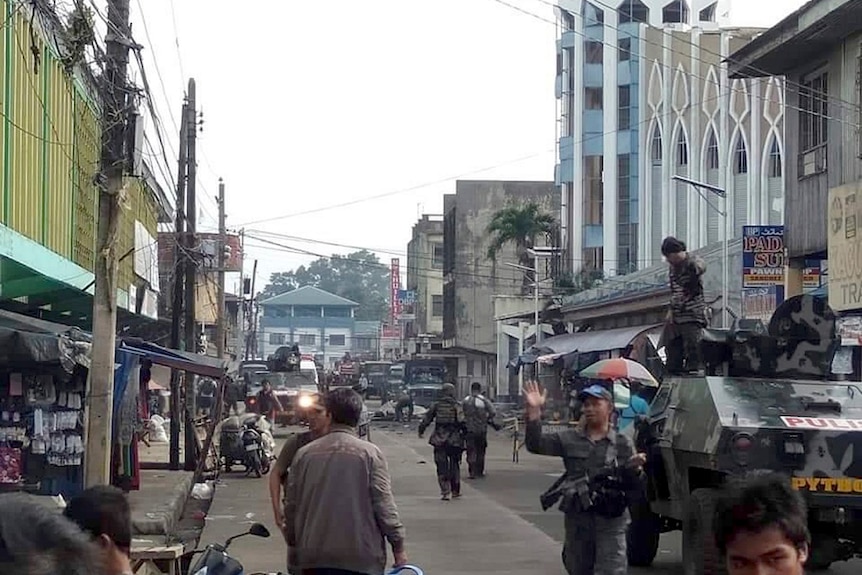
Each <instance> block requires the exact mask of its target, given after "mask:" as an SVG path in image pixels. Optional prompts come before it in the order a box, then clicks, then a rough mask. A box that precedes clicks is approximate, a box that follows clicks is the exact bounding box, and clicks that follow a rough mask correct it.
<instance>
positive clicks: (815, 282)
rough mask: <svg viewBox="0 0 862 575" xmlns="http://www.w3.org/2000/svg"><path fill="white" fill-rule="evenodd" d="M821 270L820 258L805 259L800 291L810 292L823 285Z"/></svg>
mask: <svg viewBox="0 0 862 575" xmlns="http://www.w3.org/2000/svg"><path fill="white" fill-rule="evenodd" d="M822 272H823V270H822V267H821V262H820V260H805V267H804V268H803V269H802V293H811V292H813V291H817V290H819V289H820V288H821V287H823V283H822V279H823V273H822Z"/></svg>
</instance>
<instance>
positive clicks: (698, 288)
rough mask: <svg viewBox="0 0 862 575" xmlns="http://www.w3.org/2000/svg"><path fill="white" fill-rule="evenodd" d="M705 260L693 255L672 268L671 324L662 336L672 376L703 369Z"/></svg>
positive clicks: (669, 323) (666, 327) (668, 367)
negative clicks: (701, 344) (701, 348)
mask: <svg viewBox="0 0 862 575" xmlns="http://www.w3.org/2000/svg"><path fill="white" fill-rule="evenodd" d="M705 271H706V264H705V263H704V261H703V260H702V259H701V258H699V257H697V256H693V255H691V254H689V255H687V256H686V258H685V260H683V261H682V262H681V263H679V264H676V265H671V266H670V274H669V275H670V292H671V296H670V321H669V322H668V324H667V325H666V326H665V333H664V334H663V336H662V339H663V340H664V343H665V346H666V351H667V369H668V372H670V373H681V372H688V371H696V370H699V369H700V368H701V365H702V362H701V352H700V342H701V336H702V330H703V328H704V327H706V302H705V300H704V296H703V281H702V279H701V277H702V276H703V273H704V272H705Z"/></svg>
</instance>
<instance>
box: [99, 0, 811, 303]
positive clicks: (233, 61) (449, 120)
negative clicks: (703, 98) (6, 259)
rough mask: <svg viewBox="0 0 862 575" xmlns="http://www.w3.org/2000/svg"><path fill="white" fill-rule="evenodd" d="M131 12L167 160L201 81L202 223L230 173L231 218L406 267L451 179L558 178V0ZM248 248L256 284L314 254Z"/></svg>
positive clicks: (759, 11)
mask: <svg viewBox="0 0 862 575" xmlns="http://www.w3.org/2000/svg"><path fill="white" fill-rule="evenodd" d="M503 2H505V4H509V5H508V6H507V5H505V4H504V3H503ZM97 3H98V4H99V5H101V4H102V2H100V1H99V0H97ZM605 3H610V2H607V1H606V0H605ZM735 4H736V6H735V7H734V8H732V12H731V15H732V23H733V24H734V25H750V26H770V25H772V24H774V23H776V22H777V21H778V20H779V19H780V18H782V17H784V16H785V15H787V14H788V13H790V12H791V11H792V10H794V9H795V8H797V7H798V6H800V5H801V4H802V0H756V1H751V2H747V3H745V5H744V7H742V2H740V0H736V1H735ZM131 7H132V21H133V35H134V36H135V40H136V41H137V42H139V43H141V44H143V45H144V46H145V50H144V63H145V66H146V68H147V75H148V80H149V83H150V87H151V90H152V93H153V96H154V99H155V104H156V108H157V110H158V113H159V115H160V117H161V118H162V120H163V122H164V125H165V127H166V129H167V131H168V132H170V133H171V134H170V135H171V140H172V144H171V145H170V146H169V147H168V154H169V155H171V154H172V150H176V135H175V134H174V133H173V132H174V131H175V125H178V123H179V112H180V107H181V105H182V98H183V94H184V93H185V85H186V81H187V78H188V77H189V76H193V77H194V78H195V79H196V82H197V99H198V106H199V108H200V109H202V110H203V114H204V125H203V132H201V133H200V134H199V136H200V140H199V148H198V150H199V151H198V156H199V161H198V164H199V167H198V176H199V182H200V183H199V184H198V197H199V200H198V205H200V206H201V210H200V211H201V212H202V217H203V220H202V222H201V223H200V224H199V229H200V228H204V229H214V228H215V226H216V223H217V220H216V215H217V210H216V204H215V201H214V195H215V193H216V192H217V188H218V185H217V178H218V177H219V176H221V177H223V178H224V179H225V182H226V185H227V213H228V225H229V227H232V228H240V227H245V228H246V229H247V230H258V231H256V232H252V231H249V232H248V233H249V235H251V234H255V235H258V236H259V237H260V236H261V231H263V232H266V233H276V234H283V235H288V236H293V237H295V238H306V239H309V240H315V241H324V242H329V243H332V244H342V245H344V246H351V247H337V246H333V245H326V244H320V243H311V242H302V241H299V240H297V239H287V238H277V237H274V236H266V237H268V238H269V239H270V240H272V241H275V242H276V243H279V244H283V245H286V246H289V247H293V248H300V249H303V250H307V251H308V252H312V253H315V254H322V255H329V254H331V253H333V252H341V253H346V252H349V251H352V249H353V246H355V247H365V248H369V249H373V250H375V251H377V252H378V255H379V256H380V257H381V259H382V260H383V261H385V262H388V261H389V259H390V258H391V257H398V256H400V257H401V259H402V262H403V263H402V269H403V268H404V266H405V263H404V262H406V246H407V242H408V241H409V239H410V234H411V228H412V225H413V223H414V222H415V221H416V219H417V217H418V215H419V214H421V213H423V212H424V213H432V214H436V213H440V212H441V211H442V204H443V202H442V196H443V194H444V193H447V192H451V191H453V190H454V185H455V180H456V179H458V178H462V179H520V180H550V179H553V165H554V152H553V150H554V135H555V113H556V112H555V104H556V101H555V99H554V91H553V86H554V68H555V55H554V40H555V28H554V26H553V25H552V23H551V22H553V18H554V17H553V9H552V7H551V3H550V2H548V1H547V0H436V1H434V2H418V1H416V0H367V1H364V2H357V1H355V0H328V1H325V2H324V1H322V0H306V1H301V0H293V1H290V2H272V1H269V2H268V1H263V2H254V3H237V2H227V1H225V0H217V1H213V0H207V1H205V0H132V1H131ZM142 7H143V13H142V12H141V8H142ZM517 8H520V10H518V9H517ZM144 24H146V30H145V26H144ZM147 31H148V32H149V37H147V34H146V32H147ZM153 140H154V142H155V139H154V138H153ZM174 158H175V156H174ZM170 170H171V174H172V176H171V177H172V178H173V177H175V173H176V164H175V160H173V161H172V162H171V166H170ZM375 196H377V198H375ZM304 212H309V213H305V214H304V215H302V214H303V213H304ZM297 214H300V215H297ZM279 216H285V217H281V218H280V219H275V218H278V217H279ZM260 220H269V221H260ZM246 245H247V249H246V256H247V260H246V270H247V273H249V274H250V273H251V260H252V259H255V258H256V259H258V260H259V268H258V273H259V275H258V285H259V286H260V288H262V287H263V284H262V283H261V282H264V283H265V280H266V279H268V277H269V274H270V273H271V272H275V271H284V270H289V269H292V268H294V267H296V266H297V265H299V264H302V263H307V262H309V261H310V260H312V259H314V256H312V255H299V254H295V253H288V252H285V251H283V250H281V249H280V248H277V247H275V246H271V245H270V246H269V247H264V246H266V245H267V244H264V243H262V242H261V241H257V240H256V241H247V244H246ZM269 248H273V249H269ZM231 288H232V286H230V285H229V286H228V289H231ZM260 288H258V289H260Z"/></svg>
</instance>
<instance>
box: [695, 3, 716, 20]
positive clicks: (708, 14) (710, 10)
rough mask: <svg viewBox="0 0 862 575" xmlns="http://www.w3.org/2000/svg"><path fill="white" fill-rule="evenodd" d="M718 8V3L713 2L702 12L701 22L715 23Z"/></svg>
mask: <svg viewBox="0 0 862 575" xmlns="http://www.w3.org/2000/svg"><path fill="white" fill-rule="evenodd" d="M717 6H718V2H713V3H712V4H710V5H709V6H707V7H706V8H704V9H703V10H701V11H700V16H699V18H700V21H701V22H715V10H716V7H717Z"/></svg>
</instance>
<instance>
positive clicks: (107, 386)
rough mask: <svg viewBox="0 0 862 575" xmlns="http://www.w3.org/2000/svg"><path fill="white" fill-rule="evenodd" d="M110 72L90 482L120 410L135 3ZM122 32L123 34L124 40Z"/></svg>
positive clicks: (119, 4) (95, 479) (110, 43)
mask: <svg viewBox="0 0 862 575" xmlns="http://www.w3.org/2000/svg"><path fill="white" fill-rule="evenodd" d="M108 22H109V26H108V32H107V34H106V36H105V45H106V59H105V74H104V76H103V78H102V99H103V105H104V112H103V114H102V158H101V174H99V212H98V222H97V225H98V232H97V236H96V242H97V244H96V261H95V268H94V272H95V276H96V277H95V280H96V281H95V285H96V287H95V293H94V297H93V348H92V351H91V354H92V355H91V361H92V364H91V367H90V374H89V376H90V385H89V393H88V394H87V402H88V404H87V435H86V437H87V447H86V452H85V453H86V455H85V458H84V459H85V461H84V463H85V467H84V484H85V485H86V486H87V487H91V486H94V485H100V484H109V483H110V482H111V447H112V444H111V430H112V424H113V422H112V415H113V407H114V359H115V357H114V356H115V354H116V349H115V348H116V343H117V265H118V259H117V251H116V250H117V239H118V235H119V227H120V219H121V212H120V204H119V197H120V192H121V190H122V188H123V185H124V184H123V173H124V166H125V161H126V157H125V146H124V143H125V140H126V126H127V121H126V118H127V116H128V109H127V106H128V103H129V99H128V95H129V90H128V88H127V86H126V68H127V66H128V64H129V47H130V45H131V35H130V34H128V30H129V0H108ZM118 34H122V35H123V37H121V36H119V35H118Z"/></svg>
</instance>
